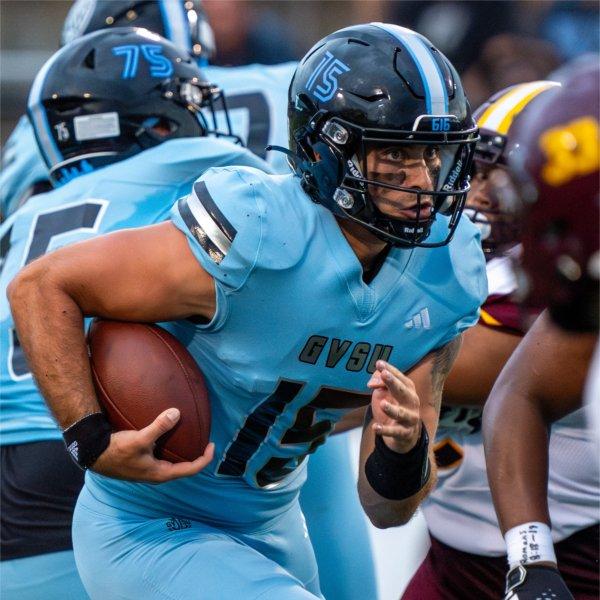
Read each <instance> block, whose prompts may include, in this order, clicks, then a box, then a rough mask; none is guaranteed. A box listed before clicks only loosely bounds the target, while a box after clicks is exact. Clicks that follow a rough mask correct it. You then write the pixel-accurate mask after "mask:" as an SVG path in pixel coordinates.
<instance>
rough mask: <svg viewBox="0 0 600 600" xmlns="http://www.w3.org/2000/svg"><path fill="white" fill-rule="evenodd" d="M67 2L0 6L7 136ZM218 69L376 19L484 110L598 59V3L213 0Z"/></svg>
mask: <svg viewBox="0 0 600 600" xmlns="http://www.w3.org/2000/svg"><path fill="white" fill-rule="evenodd" d="M70 5H71V2H70V1H66V0H36V1H34V0H0V138H1V142H2V143H4V141H5V140H6V138H7V137H8V135H9V134H10V132H11V131H12V128H13V127H14V125H15V123H16V120H17V119H18V118H19V116H20V115H21V114H23V112H24V109H25V104H26V98H27V93H28V91H29V86H30V85H31V81H32V79H33V77H34V76H35V74H36V73H37V71H38V70H39V68H40V67H41V66H42V65H43V63H44V62H45V60H46V59H47V58H48V57H49V56H50V55H51V54H52V53H53V52H54V51H55V50H56V49H57V48H58V46H59V39H60V32H61V28H62V24H63V21H64V18H65V16H66V14H67V11H68V10H69V7H70ZM204 5H205V8H206V11H207V13H208V16H209V19H210V21H211V24H212V27H213V29H214V31H215V36H216V41H217V52H218V58H217V60H216V61H215V62H216V64H222V65H241V64H247V63H253V62H259V63H265V64H272V63H278V62H283V61H287V60H292V59H296V58H300V57H302V56H303V54H304V53H305V52H306V51H307V50H308V49H309V48H310V46H311V45H312V44H313V43H314V42H315V41H317V40H318V39H319V38H321V37H323V36H324V35H326V34H328V33H330V32H331V31H334V30H335V29H339V28H341V27H344V26H346V25H350V24H353V23H360V22H368V21H388V22H392V23H397V24H399V25H403V26H406V27H410V28H412V29H416V30H417V31H419V32H420V33H422V34H424V35H425V36H427V37H428V38H429V39H430V40H431V41H432V42H433V43H434V44H435V45H436V46H437V47H438V48H440V49H441V50H442V51H443V52H444V53H445V54H446V55H447V56H448V58H450V60H451V61H452V62H453V63H454V65H455V66H456V67H457V69H458V70H459V72H460V73H461V75H462V76H463V82H464V84H465V88H466V90H467V93H468V95H469V98H470V100H471V104H472V105H473V106H474V107H475V106H477V105H478V104H480V103H481V102H482V101H483V100H485V99H486V98H487V97H488V96H489V95H490V94H491V93H493V92H495V91H497V90H499V89H502V88H504V87H506V86H508V85H511V84H514V83H520V82H523V81H528V80H532V79H540V78H544V77H546V76H547V75H548V74H549V73H551V72H552V71H554V70H555V69H556V68H558V67H559V66H560V65H562V64H564V63H565V62H567V61H569V60H571V59H573V58H575V57H577V56H579V55H582V54H585V53H588V52H598V49H599V48H598V46H599V17H600V15H599V3H598V2H597V1H596V0H591V1H587V0H570V1H558V0H555V1H553V0H540V1H536V0H530V1H526V0H505V1H493V0H490V1H484V2H480V1H474V0H471V1H466V0H463V1H456V0H445V1H424V0H337V1H334V0H299V1H294V2H292V1H283V0H279V1H277V0H204Z"/></svg>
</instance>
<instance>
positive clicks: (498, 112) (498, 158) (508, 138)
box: [465, 81, 560, 259]
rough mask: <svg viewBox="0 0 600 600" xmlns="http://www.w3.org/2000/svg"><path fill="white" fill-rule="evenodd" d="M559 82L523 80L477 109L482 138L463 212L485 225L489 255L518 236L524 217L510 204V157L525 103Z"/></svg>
mask: <svg viewBox="0 0 600 600" xmlns="http://www.w3.org/2000/svg"><path fill="white" fill-rule="evenodd" d="M559 86H560V83H557V82H556V81H531V82H527V83H519V84H517V85H513V86H510V87H508V88H505V89H503V90H501V91H499V92H496V93H495V94H493V95H492V96H491V97H490V98H489V99H488V100H486V101H485V102H484V103H483V104H482V105H481V106H479V107H478V108H477V109H476V110H475V111H474V112H473V117H474V118H475V121H476V123H477V126H478V127H479V138H480V139H479V141H478V142H477V145H476V147H475V159H474V163H473V173H472V179H471V185H472V189H471V191H470V192H469V195H468V197H467V203H466V208H465V215H466V216H468V217H469V218H470V219H471V220H472V221H473V223H475V224H476V225H477V226H478V227H479V229H480V230H481V244H482V246H483V251H484V253H485V256H486V258H488V259H489V258H493V257H495V256H498V255H500V254H502V253H503V252H504V251H506V250H508V249H510V248H511V247H514V246H515V245H516V244H517V243H518V242H519V240H520V229H521V228H520V225H521V224H520V220H519V219H518V218H517V217H516V215H515V211H514V210H509V209H508V208H509V207H510V206H511V205H514V203H515V202H516V201H517V198H516V191H515V189H514V187H513V185H512V181H511V177H510V174H509V171H508V161H509V157H510V156H511V155H512V153H513V151H514V150H515V138H516V134H517V132H518V131H519V128H520V124H519V123H520V121H519V118H518V117H519V115H520V114H521V111H523V110H524V109H525V108H526V107H527V106H529V105H530V104H531V103H533V102H539V101H540V100H541V99H542V98H543V97H544V96H545V94H547V93H548V91H549V90H552V89H554V88H556V87H559ZM511 196H512V198H511Z"/></svg>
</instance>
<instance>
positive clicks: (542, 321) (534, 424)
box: [483, 313, 596, 531]
mask: <svg viewBox="0 0 600 600" xmlns="http://www.w3.org/2000/svg"><path fill="white" fill-rule="evenodd" d="M595 344H596V336H595V335H585V334H583V335H582V334H570V333H566V332H563V331H561V330H559V329H557V328H556V326H554V325H553V323H552V322H551V321H550V320H549V319H548V316H547V315H546V314H545V313H543V314H542V315H541V316H540V317H539V318H538V319H537V321H536V322H535V324H534V325H533V327H532V328H531V329H530V330H529V332H528V333H527V335H526V336H525V337H524V338H523V340H522V341H521V343H520V344H519V346H518V347H517V349H516V350H515V351H514V352H513V354H512V356H511V357H510V359H509V360H508V362H507V363H506V365H505V367H504V369H503V370H502V372H501V373H500V376H499V377H498V379H497V381H496V383H495V385H494V387H493V388H492V391H491V394H490V397H489V398H488V401H487V403H486V405H485V408H484V412H483V438H484V447H485V454H486V465H487V472H488V478H489V482H490V488H491V491H492V496H493V499H494V504H495V506H496V511H497V514H498V520H499V523H500V526H501V528H502V530H503V531H506V530H507V529H510V528H511V527H514V526H516V525H520V524H522V523H527V522H531V521H540V522H543V523H549V516H548V503H547V497H546V494H547V479H548V436H549V428H550V425H551V423H552V422H554V421H556V420H558V419H560V418H562V417H563V416H564V415H566V414H568V413H569V412H571V411H573V410H575V409H576V408H578V407H579V406H580V405H581V393H582V389H583V383H584V381H585V377H586V373H587V366H588V364H589V360H590V357H591V354H592V352H593V349H594V347H595Z"/></svg>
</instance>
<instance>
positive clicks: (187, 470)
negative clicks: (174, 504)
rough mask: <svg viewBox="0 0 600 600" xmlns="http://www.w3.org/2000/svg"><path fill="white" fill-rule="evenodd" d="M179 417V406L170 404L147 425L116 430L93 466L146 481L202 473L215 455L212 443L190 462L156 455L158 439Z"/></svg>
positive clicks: (108, 473) (99, 470)
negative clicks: (174, 461)
mask: <svg viewBox="0 0 600 600" xmlns="http://www.w3.org/2000/svg"><path fill="white" fill-rule="evenodd" d="M179 417H180V412H179V410H178V409H176V408H169V409H168V410H165V411H163V412H162V413H161V414H160V415H158V417H156V419H154V421H153V422H152V423H150V425H148V426H147V427H144V429H140V430H139V431H135V430H131V431H118V432H117V433H113V434H112V435H111V437H110V444H109V446H108V448H107V449H106V450H105V451H104V452H103V453H102V454H101V455H100V457H99V458H98V460H97V461H96V462H95V463H94V464H93V466H92V470H93V471H95V472H96V473H100V474H101V475H106V476H107V477H113V478H115V479H127V480H130V481H142V482H146V483H163V482H165V481H171V480H172V479H178V478H179V477H189V476H190V475H195V474H196V473H199V472H200V471H202V469H204V468H205V467H206V466H207V465H208V464H209V463H210V462H211V461H212V459H213V456H214V451H215V445H214V444H213V443H210V444H208V446H206V449H205V450H204V454H202V456H199V457H198V458H197V459H195V460H194V461H191V462H181V463H172V462H169V461H168V460H160V459H158V458H156V456H155V455H154V446H155V443H156V440H157V439H158V438H159V437H160V436H161V435H164V434H165V433H166V432H167V431H169V430H170V429H172V428H173V427H175V425H176V424H177V421H179Z"/></svg>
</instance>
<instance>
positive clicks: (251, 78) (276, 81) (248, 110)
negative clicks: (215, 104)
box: [202, 62, 298, 175]
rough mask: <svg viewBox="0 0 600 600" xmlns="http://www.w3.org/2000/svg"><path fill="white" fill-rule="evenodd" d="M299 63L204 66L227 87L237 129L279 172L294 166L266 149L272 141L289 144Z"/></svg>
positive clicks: (212, 78) (214, 79)
mask: <svg viewBox="0 0 600 600" xmlns="http://www.w3.org/2000/svg"><path fill="white" fill-rule="evenodd" d="M297 66H298V63H297V62H288V63H283V64H280V65H246V66H243V67H204V68H203V69H202V71H203V73H204V74H205V75H206V78H207V79H208V81H210V82H213V83H216V84H217V85H219V87H220V88H221V89H222V90H224V91H225V94H226V95H227V108H228V109H229V116H230V119H231V125H232V128H233V131H234V133H235V134H236V135H239V136H240V137H241V138H242V139H243V140H244V143H245V144H246V145H247V146H248V149H249V150H252V152H254V153H255V154H257V155H258V156H260V157H261V158H264V159H265V160H266V161H267V162H268V163H269V164H270V165H271V167H272V168H273V169H274V170H275V172H276V173H281V174H286V175H287V174H288V173H289V172H290V168H289V166H288V164H287V160H286V157H285V155H284V154H282V153H281V152H265V147H266V146H267V145H268V144H274V145H276V146H283V147H284V148H287V147H288V129H287V105H288V89H289V87H290V83H291V81H292V75H293V74H294V71H295V70H296V67H297ZM219 117H220V118H219V127H220V129H225V120H224V118H223V114H222V113H221V114H220V116H219Z"/></svg>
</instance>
